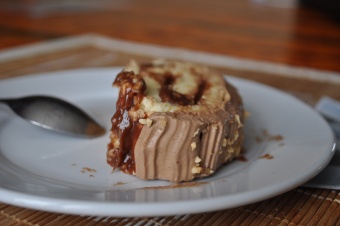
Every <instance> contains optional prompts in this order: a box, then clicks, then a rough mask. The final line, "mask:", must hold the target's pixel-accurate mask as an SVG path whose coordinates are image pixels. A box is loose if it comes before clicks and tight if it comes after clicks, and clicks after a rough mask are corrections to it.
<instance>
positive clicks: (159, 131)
mask: <svg viewBox="0 0 340 226" xmlns="http://www.w3.org/2000/svg"><path fill="white" fill-rule="evenodd" d="M113 85H114V86H116V87H119V89H120V92H119V97H118V100H117V104H116V107H117V108H116V112H115V114H114V115H113V117H112V129H111V135H110V140H111V142H110V143H109V145H108V151H107V162H108V164H110V165H111V166H112V167H113V169H117V168H119V169H120V170H121V171H123V172H126V173H129V174H132V175H135V176H137V177H138V178H140V179H144V180H151V179H161V180H168V181H172V182H181V181H191V180H193V179H195V178H202V177H206V176H209V175H211V174H213V173H214V172H215V171H216V170H217V169H218V168H219V167H220V166H222V165H223V164H225V163H227V162H229V161H231V160H232V159H234V158H235V157H237V156H239V155H240V152H241V147H242V142H243V130H242V127H243V115H244V109H243V104H242V99H241V97H240V95H239V94H238V92H237V90H236V89H235V88H234V87H233V86H232V85H230V84H229V83H228V82H226V81H225V79H224V77H223V76H222V75H221V74H220V73H218V72H216V71H214V70H211V69H209V68H207V67H205V66H200V65H196V64H192V63H187V62H180V61H167V60H156V61H153V62H151V63H147V64H137V63H136V62H135V61H132V62H131V63H130V64H129V65H127V66H126V67H125V68H124V69H123V70H122V71H121V72H120V73H119V74H118V75H117V77H116V79H115V81H114V83H113Z"/></svg>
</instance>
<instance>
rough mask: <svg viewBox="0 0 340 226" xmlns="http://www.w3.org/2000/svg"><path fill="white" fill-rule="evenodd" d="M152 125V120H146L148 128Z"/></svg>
mask: <svg viewBox="0 0 340 226" xmlns="http://www.w3.org/2000/svg"><path fill="white" fill-rule="evenodd" d="M151 125H152V120H151V119H149V118H147V119H146V126H147V127H150V126H151Z"/></svg>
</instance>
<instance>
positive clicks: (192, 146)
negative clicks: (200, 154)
mask: <svg viewBox="0 0 340 226" xmlns="http://www.w3.org/2000/svg"><path fill="white" fill-rule="evenodd" d="M195 149H196V142H192V143H191V150H195Z"/></svg>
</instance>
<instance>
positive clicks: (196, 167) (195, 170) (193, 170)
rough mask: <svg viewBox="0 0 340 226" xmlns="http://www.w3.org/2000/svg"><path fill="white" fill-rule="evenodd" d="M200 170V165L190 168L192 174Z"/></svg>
mask: <svg viewBox="0 0 340 226" xmlns="http://www.w3.org/2000/svg"><path fill="white" fill-rule="evenodd" d="M202 170H203V168H202V167H200V166H194V167H193V168H192V169H191V173H192V174H199V173H201V172H202Z"/></svg>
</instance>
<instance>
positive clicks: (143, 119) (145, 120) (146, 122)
mask: <svg viewBox="0 0 340 226" xmlns="http://www.w3.org/2000/svg"><path fill="white" fill-rule="evenodd" d="M138 122H139V123H140V124H142V125H146V126H147V127H150V126H151V125H152V120H151V119H149V118H147V119H145V118H141V119H139V120H138Z"/></svg>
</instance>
